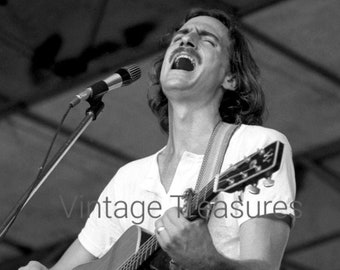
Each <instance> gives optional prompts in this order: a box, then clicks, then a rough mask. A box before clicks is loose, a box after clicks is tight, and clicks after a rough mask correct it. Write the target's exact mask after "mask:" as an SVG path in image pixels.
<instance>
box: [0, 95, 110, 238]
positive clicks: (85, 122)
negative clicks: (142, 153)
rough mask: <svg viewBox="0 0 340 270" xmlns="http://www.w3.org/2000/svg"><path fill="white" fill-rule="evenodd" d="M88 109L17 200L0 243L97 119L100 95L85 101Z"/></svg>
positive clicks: (101, 106) (101, 104) (2, 226)
mask: <svg viewBox="0 0 340 270" xmlns="http://www.w3.org/2000/svg"><path fill="white" fill-rule="evenodd" d="M87 102H88V103H89V104H90V107H89V108H88V109H87V110H86V115H85V117H84V118H83V119H82V120H81V122H80V124H79V125H78V126H77V127H76V129H75V130H74V131H73V133H72V134H71V135H70V137H69V138H68V139H67V141H66V142H65V143H64V144H63V145H62V146H61V147H60V149H59V150H58V152H57V153H56V154H55V155H54V156H53V157H52V159H51V161H50V162H49V163H48V164H47V165H46V166H45V168H44V169H43V171H42V172H40V173H39V174H38V177H37V178H36V179H35V180H34V181H33V183H32V184H31V185H30V186H29V188H28V189H27V190H26V191H25V192H24V194H23V195H22V196H21V198H20V199H19V200H18V202H17V203H16V205H15V206H14V207H13V209H12V211H11V212H10V213H9V214H8V216H7V218H6V219H5V221H4V223H3V224H2V225H1V228H0V241H1V240H3V238H4V237H5V235H6V233H7V232H8V230H9V228H10V227H11V226H12V224H13V222H14V221H15V219H16V217H17V216H18V214H19V213H20V212H21V210H22V209H23V208H24V207H25V205H26V204H27V203H28V202H29V200H30V199H31V198H32V197H33V195H34V194H35V193H36V192H37V191H38V189H39V188H40V186H41V185H42V184H43V183H44V182H45V181H46V179H47V177H48V176H49V175H50V174H51V172H52V171H53V170H54V169H55V168H56V166H57V165H58V164H59V162H60V161H61V160H62V159H63V157H64V156H65V155H66V153H67V152H68V151H69V150H70V149H71V147H72V146H73V145H74V143H75V142H76V141H77V139H78V138H79V137H80V135H81V134H82V133H83V132H84V131H85V130H86V128H87V127H88V126H89V125H90V124H91V122H93V121H95V120H96V119H97V116H98V115H99V114H100V112H101V111H102V110H103V108H104V103H103V102H102V95H101V96H98V97H96V96H95V97H93V98H89V99H87Z"/></svg>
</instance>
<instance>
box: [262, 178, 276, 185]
mask: <svg viewBox="0 0 340 270" xmlns="http://www.w3.org/2000/svg"><path fill="white" fill-rule="evenodd" d="M274 184H275V182H274V180H273V179H271V178H270V177H268V178H266V179H265V180H264V181H263V185H264V186H265V187H272V186H274Z"/></svg>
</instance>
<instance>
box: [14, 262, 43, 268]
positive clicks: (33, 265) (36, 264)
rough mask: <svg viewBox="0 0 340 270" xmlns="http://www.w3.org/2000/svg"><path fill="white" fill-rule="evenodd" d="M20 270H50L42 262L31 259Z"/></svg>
mask: <svg viewBox="0 0 340 270" xmlns="http://www.w3.org/2000/svg"><path fill="white" fill-rule="evenodd" d="M18 270H48V268H46V267H45V266H44V265H42V264H41V263H40V262H36V261H30V262H29V263H28V264H27V265H26V266H22V267H20V268H19V269H18Z"/></svg>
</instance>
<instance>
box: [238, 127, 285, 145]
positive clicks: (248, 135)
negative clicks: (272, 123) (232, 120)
mask: <svg viewBox="0 0 340 270" xmlns="http://www.w3.org/2000/svg"><path fill="white" fill-rule="evenodd" d="M233 139H234V141H235V143H236V144H237V145H238V146H239V147H241V146H243V148H244V147H245V148H248V149H250V150H256V149H258V148H262V147H265V146H267V145H268V144H270V143H272V142H275V141H280V142H282V143H283V144H284V145H285V147H286V148H287V149H288V150H289V151H291V147H290V144H289V141H288V139H287V137H286V136H285V135H284V134H283V133H281V132H280V131H277V130H275V129H272V128H267V127H262V126H255V125H241V126H240V128H239V130H238V131H237V132H236V133H235V136H234V138H233Z"/></svg>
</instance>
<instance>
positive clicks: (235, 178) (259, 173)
mask: <svg viewBox="0 0 340 270" xmlns="http://www.w3.org/2000/svg"><path fill="white" fill-rule="evenodd" d="M283 147H284V145H283V143H281V142H280V141H276V142H273V143H271V144H270V145H268V146H266V147H265V148H263V149H260V150H258V151H257V152H255V153H254V154H252V155H250V156H248V157H246V158H245V159H243V160H241V161H240V162H238V163H236V164H235V165H232V166H231V167H230V168H228V169H227V170H226V171H225V172H223V173H221V174H219V175H217V176H216V177H215V179H214V189H213V191H214V192H220V191H224V192H230V193H231V192H234V191H237V190H242V189H244V188H245V187H246V186H247V185H250V186H249V191H250V192H251V193H254V194H257V193H258V192H259V190H258V188H257V187H256V184H257V181H258V180H260V179H261V178H266V180H264V186H266V187H270V186H272V185H274V181H273V180H272V179H271V178H270V177H271V175H272V174H273V173H274V172H275V171H277V170H278V169H279V168H280V165H281V158H282V152H283Z"/></svg>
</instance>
